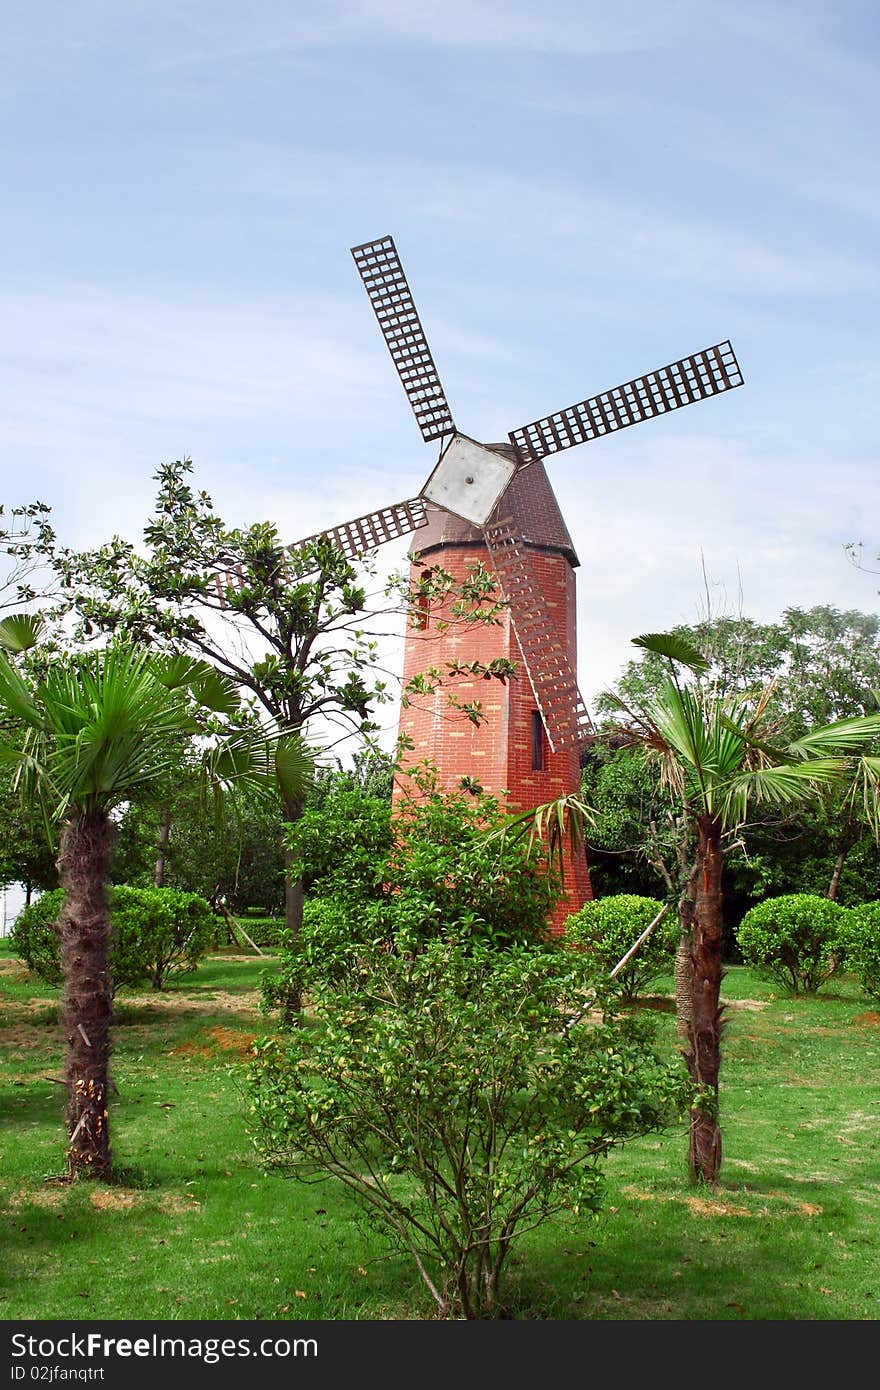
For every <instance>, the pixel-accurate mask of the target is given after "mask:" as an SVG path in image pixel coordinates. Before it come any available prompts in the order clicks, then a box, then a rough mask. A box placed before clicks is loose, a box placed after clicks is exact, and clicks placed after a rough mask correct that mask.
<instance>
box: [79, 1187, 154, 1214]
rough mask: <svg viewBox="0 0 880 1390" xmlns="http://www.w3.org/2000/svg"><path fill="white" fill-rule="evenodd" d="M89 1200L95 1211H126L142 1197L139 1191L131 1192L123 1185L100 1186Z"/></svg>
mask: <svg viewBox="0 0 880 1390" xmlns="http://www.w3.org/2000/svg"><path fill="white" fill-rule="evenodd" d="M89 1200H90V1201H91V1204H92V1206H93V1207H94V1208H95V1210H96V1211H128V1210H129V1209H130V1208H131V1207H133V1206H136V1205H137V1204H138V1203H139V1202H140V1201H141V1200H142V1197H141V1193H140V1192H132V1191H130V1190H129V1189H127V1188H124V1187H100V1188H98V1189H97V1190H96V1191H95V1192H93V1193H92V1195H91V1197H90V1199H89Z"/></svg>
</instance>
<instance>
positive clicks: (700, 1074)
mask: <svg viewBox="0 0 880 1390" xmlns="http://www.w3.org/2000/svg"><path fill="white" fill-rule="evenodd" d="M697 831H698V843H697V863H696V873H695V875H694V916H693V953H692V960H693V977H692V982H691V1018H690V1038H689V1047H688V1052H687V1064H688V1068H689V1070H690V1074H691V1077H692V1078H693V1080H694V1082H695V1083H696V1085H697V1087H698V1089H699V1094H698V1097H697V1100H696V1102H695V1104H694V1106H693V1108H692V1110H691V1123H690V1147H689V1154H688V1161H689V1164H690V1170H691V1175H692V1177H693V1178H695V1179H698V1180H702V1181H704V1182H710V1183H711V1182H715V1181H717V1178H718V1173H719V1171H720V1168H721V1128H720V1126H719V1123H718V1072H719V1069H720V1065H721V1005H720V996H721V974H722V968H721V965H722V959H721V953H722V929H723V916H722V885H721V875H722V870H723V867H724V852H723V850H722V847H721V831H722V827H721V821H720V820H719V819H718V818H717V817H715V816H712V815H708V814H705V815H701V816H700V817H699V818H698V821H697Z"/></svg>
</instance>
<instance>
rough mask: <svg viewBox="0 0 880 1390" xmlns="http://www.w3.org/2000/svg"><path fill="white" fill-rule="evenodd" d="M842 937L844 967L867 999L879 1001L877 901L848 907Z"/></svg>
mask: <svg viewBox="0 0 880 1390" xmlns="http://www.w3.org/2000/svg"><path fill="white" fill-rule="evenodd" d="M842 938H843V942H844V949H845V952H846V964H847V969H849V970H851V971H852V972H853V974H854V975H855V976H856V977H857V979H858V981H859V984H860V985H861V987H862V989H863V990H864V991H865V993H866V994H867V995H868V996H869V997H870V998H871V999H877V1000H880V902H873V903H860V904H859V905H858V906H857V907H851V908H850V909H849V912H848V914H847V917H846V921H845V923H844V926H843V930H842Z"/></svg>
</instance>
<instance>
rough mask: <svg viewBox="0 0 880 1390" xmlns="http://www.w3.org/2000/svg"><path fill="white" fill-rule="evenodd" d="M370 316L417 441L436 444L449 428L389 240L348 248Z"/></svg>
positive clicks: (451, 429) (441, 395)
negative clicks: (397, 381)
mask: <svg viewBox="0 0 880 1390" xmlns="http://www.w3.org/2000/svg"><path fill="white" fill-rule="evenodd" d="M351 254H352V255H353V256H354V261H355V265H356V266H357V268H358V270H359V272H360V276H361V279H362V280H363V282H364V288H365V289H366V291H367V294H368V295H369V298H370V303H371V304H372V306H373V312H374V313H375V315H376V318H377V320H378V322H379V327H380V329H381V330H382V336H383V338H384V339H385V342H386V343H387V344H388V351H389V352H390V353H391V358H392V361H393V362H394V365H395V367H396V368H397V373H398V375H399V377H400V380H401V382H402V383H403V389H404V391H405V392H406V394H407V398H408V400H409V403H410V405H411V406H412V409H413V414H414V415H415V417H416V422H417V424H418V426H419V429H420V430H421V431H422V438H423V439H425V440H426V441H430V440H432V439H442V438H443V436H444V435H447V434H452V433H453V432H454V430H455V425H454V424H453V422H452V412H451V410H450V409H449V405H448V403H447V400H446V395H445V393H444V391H443V386H442V384H441V381H440V377H439V375H438V373H437V368H436V367H435V366H434V359H433V357H432V356H431V349H430V348H429V347H428V340H427V338H426V337H425V332H424V329H423V328H422V325H421V321H420V319H419V315H418V312H417V310H416V306H415V303H414V302H413V297H412V294H411V293H410V288H409V285H408V284H407V281H406V276H405V275H404V273H403V266H402V265H401V263H400V257H399V256H398V254H397V248H396V247H395V245H394V242H393V241H392V239H391V237H390V236H386V237H380V238H379V239H378V240H377V241H366V242H364V244H363V245H362V246H353V247H352V250H351Z"/></svg>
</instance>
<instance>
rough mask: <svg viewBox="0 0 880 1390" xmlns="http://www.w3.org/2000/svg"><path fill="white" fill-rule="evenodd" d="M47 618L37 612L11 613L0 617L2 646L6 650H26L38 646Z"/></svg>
mask: <svg viewBox="0 0 880 1390" xmlns="http://www.w3.org/2000/svg"><path fill="white" fill-rule="evenodd" d="M45 626H46V624H45V620H44V619H43V618H42V617H40V615H39V614H37V613H10V614H9V616H8V617H6V618H2V619H0V648H2V649H3V651H6V652H26V651H28V650H29V649H30V648H31V647H33V646H36V643H37V640H38V638H39V636H40V633H41V632H42V631H43V628H44V627H45Z"/></svg>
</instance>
